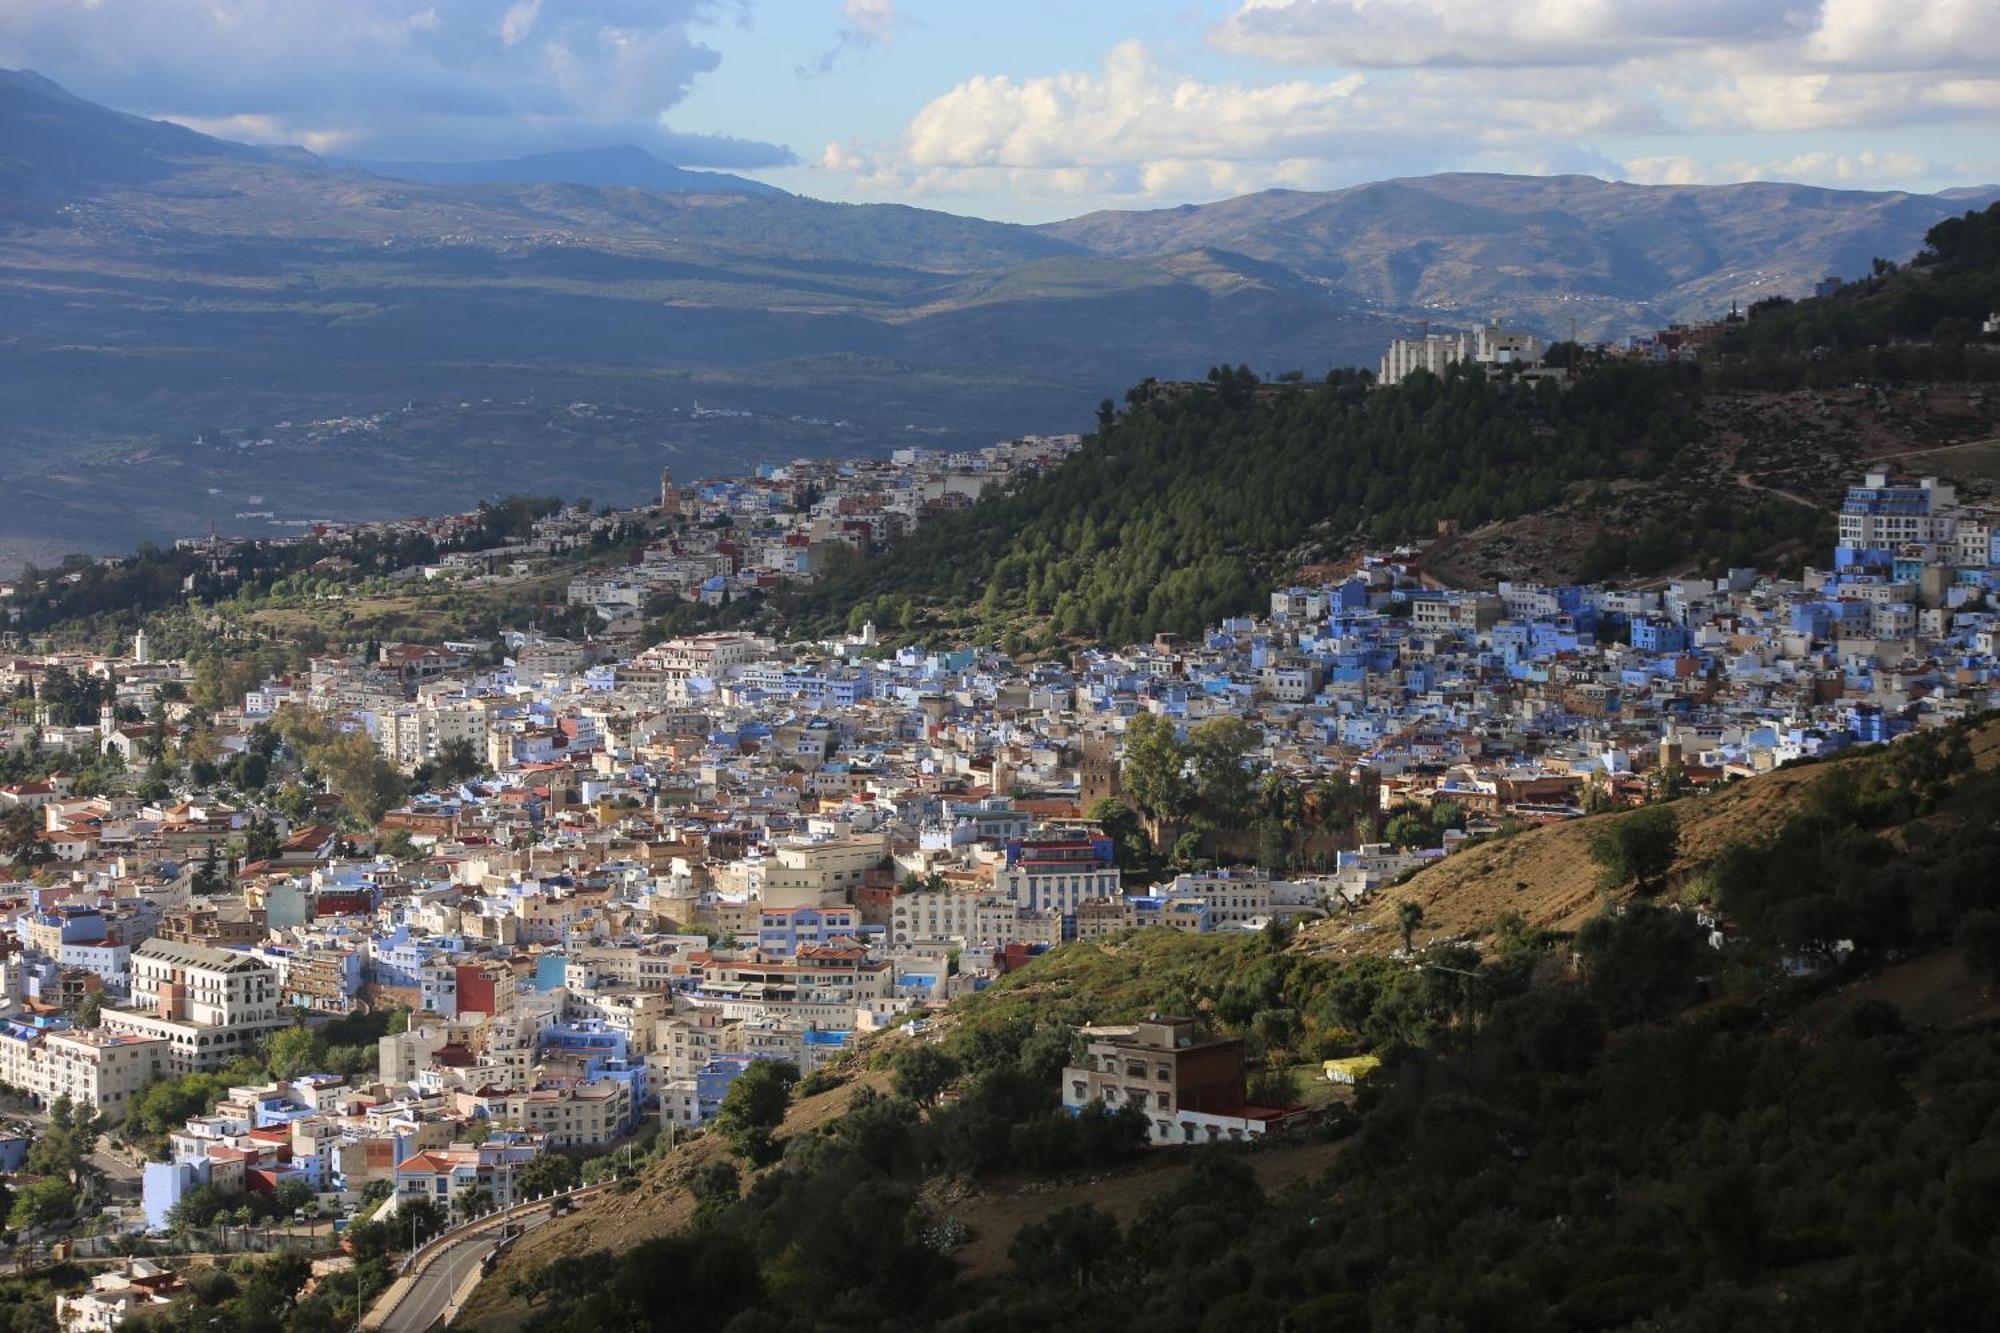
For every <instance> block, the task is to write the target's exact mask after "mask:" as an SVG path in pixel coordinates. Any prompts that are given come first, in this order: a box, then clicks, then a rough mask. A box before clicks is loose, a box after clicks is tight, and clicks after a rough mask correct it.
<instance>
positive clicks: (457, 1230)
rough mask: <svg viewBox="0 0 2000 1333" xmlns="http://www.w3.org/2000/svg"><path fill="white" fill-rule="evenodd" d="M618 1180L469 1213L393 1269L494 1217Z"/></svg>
mask: <svg viewBox="0 0 2000 1333" xmlns="http://www.w3.org/2000/svg"><path fill="white" fill-rule="evenodd" d="M617 1183H618V1181H617V1180H600V1181H598V1182H597V1183H596V1184H594V1185H572V1186H570V1187H569V1188H568V1189H566V1190H552V1191H550V1192H549V1193H547V1194H537V1195H536V1196H535V1197H534V1198H532V1199H516V1200H515V1201H514V1202H512V1203H510V1204H507V1205H505V1206H504V1207H498V1208H489V1209H487V1210H486V1211H485V1212H483V1213H481V1214H479V1215H478V1216H477V1217H468V1218H466V1219H465V1220H463V1221H461V1222H458V1223H456V1224H454V1225H452V1226H448V1227H446V1228H445V1229H444V1230H443V1231H440V1232H438V1233H437V1234H436V1235H435V1236H432V1237H430V1238H429V1239H428V1240H426V1241H424V1242H423V1244H421V1245H419V1246H417V1248H416V1249H414V1250H411V1251H410V1252H409V1253H408V1254H406V1255H404V1256H403V1261H402V1262H401V1263H400V1264H398V1265H397V1266H396V1271H397V1272H398V1273H407V1272H409V1271H410V1269H411V1268H412V1267H413V1266H415V1264H416V1262H417V1260H418V1259H420V1258H422V1257H423V1256H424V1255H426V1254H428V1253H430V1252H431V1250H433V1249H434V1248H436V1247H437V1246H439V1245H441V1244H443V1243H444V1242H446V1241H449V1240H456V1239H458V1238H459V1237H461V1236H464V1235H465V1234H467V1233H469V1232H472V1231H475V1230H477V1229H478V1228H480V1227H482V1226H484V1225H486V1224H487V1223H489V1222H492V1221H494V1220H495V1219H496V1218H497V1219H501V1220H504V1219H506V1218H509V1217H513V1216H515V1215H517V1214H522V1213H528V1212H532V1211H534V1210H535V1209H536V1208H539V1207H541V1206H542V1205H543V1204H545V1203H554V1202H555V1201H556V1200H558V1199H574V1198H577V1197H578V1196H580V1195H584V1194H595V1193H596V1192H597V1191H599V1190H603V1189H609V1188H610V1187H611V1186H613V1185H616V1184H617Z"/></svg>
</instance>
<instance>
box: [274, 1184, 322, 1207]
mask: <svg viewBox="0 0 2000 1333" xmlns="http://www.w3.org/2000/svg"><path fill="white" fill-rule="evenodd" d="M275 1197H276V1199H277V1204H278V1213H279V1215H280V1216H284V1217H289V1216H291V1215H292V1214H294V1213H300V1212H304V1211H305V1210H306V1209H308V1208H310V1207H312V1206H313V1205H314V1203H316V1202H317V1198H318V1196H316V1195H315V1194H314V1193H313V1187H312V1185H311V1183H309V1182H308V1181H306V1180H304V1179H302V1178H300V1177H298V1176H287V1177H286V1178H285V1179H284V1180H282V1181H280V1182H279V1184H278V1188H277V1190H276V1191H275Z"/></svg>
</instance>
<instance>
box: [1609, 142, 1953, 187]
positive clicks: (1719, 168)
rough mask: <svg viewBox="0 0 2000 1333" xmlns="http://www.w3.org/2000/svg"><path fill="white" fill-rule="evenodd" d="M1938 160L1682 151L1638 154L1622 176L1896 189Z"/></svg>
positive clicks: (1648, 181)
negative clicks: (1738, 156)
mask: <svg viewBox="0 0 2000 1333" xmlns="http://www.w3.org/2000/svg"><path fill="white" fill-rule="evenodd" d="M1936 171H1937V166H1936V164H1934V163H1932V162H1931V161H1929V160H1928V159H1926V158H1923V157H1920V156H1918V155H1917V154H1915V153H1896V152H1880V153H1878V152H1876V151H1874V150H1873V149H1863V150H1862V151H1860V152H1858V153H1795V154H1793V155H1792V156H1790V157H1783V158H1772V159H1765V160H1762V161H1719V162H1704V161H1700V160H1697V159H1695V158H1692V157H1688V156H1686V155H1684V154H1677V155H1671V156H1664V157H1636V158H1632V159H1630V160H1628V161H1626V162H1624V163H1621V164H1620V170H1619V175H1620V176H1621V177H1622V178H1623V179H1625V180H1629V181H1634V182H1636V183H1638V184H1641V185H1720V184H1728V183H1732V182H1741V181H1793V182H1797V183H1799V184H1802V185H1827V186H1836V187H1843V188H1852V189H1883V188H1895V187H1898V186H1901V185H1903V184H1904V183H1906V182H1909V181H1913V180H1922V179H1924V178H1925V177H1927V176H1930V175H1932V174H1933V173H1935V172H1936Z"/></svg>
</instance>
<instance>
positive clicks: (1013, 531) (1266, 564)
mask: <svg viewBox="0 0 2000 1333" xmlns="http://www.w3.org/2000/svg"><path fill="white" fill-rule="evenodd" d="M1128 398H1129V410H1127V411H1126V412H1124V413H1123V414H1121V415H1120V416H1118V418H1117V419H1116V420H1115V422H1113V423H1111V424H1110V425H1108V426H1107V427H1104V428H1101V429H1100V430H1099V432H1098V433H1097V434H1096V435H1095V436H1093V437H1092V438H1091V439H1090V440H1089V441H1087V442H1086V444H1085V447H1084V449H1083V451H1082V452H1081V453H1080V454H1078V455H1077V456H1075V457H1073V458H1071V459H1069V460H1066V461H1065V462H1064V463H1063V464H1062V465H1061V466H1059V467H1058V468H1056V469H1054V470H1053V471H1051V472H1050V473H1048V474H1047V475H1045V476H1043V477H1040V478H1037V479H1035V480H1033V481H1031V482H1029V483H1027V484H1026V485H1024V486H1023V487H1022V488H1021V489H1020V490H1019V491H1018V492H1016V493H1014V494H1011V495H1008V496H1005V497H1002V498H999V499H996V500H992V501H989V502H987V503H983V504H980V505H978V506H976V507H974V508H972V509H970V510H967V511H964V512H961V513H957V514H951V515H946V516H944V517H942V518H940V519H938V520H936V521H934V522H932V523H930V524H927V525H926V526H925V527H924V528H923V529H922V531H921V532H920V533H919V534H918V535H917V536H916V537H915V538H914V539H912V540H910V541H908V542H904V543H901V544H899V545H896V546H894V547H891V548H890V549H889V550H888V551H887V552H885V553H884V554H882V555H880V556H879V557H877V558H875V559H873V560H869V561H865V562H861V563H858V564H855V565H853V566H850V567H847V568H843V569H837V570H835V571H834V572H833V573H832V574H831V575H830V576H829V577H828V578H827V579H826V580H825V581H824V582H822V583H820V584H817V585H815V586H814V587H813V588H812V589H811V590H810V591H809V592H807V593H806V594H804V595H803V596H801V597H799V598H796V599H795V600H794V604H793V605H792V606H791V607H790V609H791V610H792V612H793V613H794V615H795V616H796V617H797V618H798V619H799V620H800V621H802V623H804V624H807V625H811V626H824V625H830V624H834V623H839V622H842V621H849V622H852V623H854V624H856V625H858V624H859V623H860V622H861V621H862V620H864V619H873V620H874V621H875V622H876V623H878V624H883V625H891V624H907V625H911V626H913V627H915V628H917V629H919V630H922V631H926V632H937V631H938V630H940V629H942V630H944V631H946V632H949V633H952V634H959V635H965V634H992V633H997V632H1001V631H1011V632H1014V633H1017V634H1021V635H1023V636H1024V637H1025V638H1027V639H1028V641H1029V642H1037V643H1041V644H1044V645H1049V644H1053V643H1054V642H1056V641H1057V640H1060V639H1082V640H1090V641H1102V642H1111V643H1130V642H1133V641H1135V640H1137V639H1141V638H1144V637H1148V636H1150V635H1152V634H1155V633H1158V632H1160V631H1172V632H1174V633H1179V634H1183V635H1192V634H1198V633H1200V632H1202V630H1203V629H1205V628H1206V627H1208V626H1210V625H1213V624H1214V623H1215V622H1216V621H1217V620H1219V619H1221V618H1222V617H1224V616H1229V615H1236V614H1241V613H1245V612H1248V611H1252V610H1254V609H1255V608H1256V607H1257V605H1258V604H1259V603H1260V601H1262V600H1263V598H1264V595H1265V592H1266V590H1267V589H1268V588H1269V587H1270V586H1271V584H1272V583H1273V582H1274V581H1275V580H1277V579H1279V578H1282V577H1284V576H1286V574H1287V573H1288V572H1289V571H1290V570H1292V569H1294V568H1296V567H1298V566H1299V565H1302V564H1306V563H1310V562H1312V561H1316V560H1321V559H1329V558H1333V559H1337V558H1339V557H1342V556H1347V555H1351V554H1353V553H1354V552H1355V551H1356V550H1358V549H1360V548H1362V547H1363V546H1364V545H1366V546H1373V547H1375V548H1377V549H1379V548H1380V547H1382V546H1386V545H1391V544H1394V543H1397V542H1403V541H1410V540H1421V539H1425V538H1428V537H1431V536H1433V535H1434V534H1435V533H1436V530H1437V525H1438V523H1439V521H1440V520H1446V519H1450V520H1455V521H1457V522H1458V523H1459V524H1460V525H1461V526H1463V527H1464V528H1466V529H1467V530H1475V529H1479V528H1480V527H1481V526H1482V525H1485V524H1489V523H1504V522H1507V521H1510V520H1515V519H1519V518H1521V517H1523V516H1526V515H1541V514H1548V513H1551V512H1553V511H1557V510H1560V509H1564V508H1566V507H1574V508H1577V509H1584V510H1597V511H1609V510H1612V509H1616V508H1621V507H1622V508H1623V509H1625V510H1628V511H1629V512H1630V513H1631V514H1632V515H1633V516H1634V517H1633V519H1632V521H1633V522H1635V523H1642V522H1644V521H1646V517H1647V515H1648V514H1649V512H1654V513H1656V512H1657V510H1656V509H1655V506H1656V505H1657V503H1658V501H1659V500H1660V498H1661V497H1663V496H1667V495H1671V496H1673V497H1674V503H1675V505H1676V506H1677V511H1676V519H1675V526H1674V532H1673V535H1672V537H1671V539H1669V540H1666V541H1665V542H1664V543H1663V544H1662V546H1661V549H1660V550H1659V552H1658V553H1657V554H1651V553H1643V559H1642V560H1639V561H1634V560H1633V559H1632V557H1631V555H1630V553H1629V552H1628V553H1626V554H1624V555H1621V556H1618V557H1616V558H1613V557H1609V556H1607V557H1606V561H1607V563H1608V564H1609V565H1610V568H1608V569H1605V570H1599V571H1593V572H1595V573H1600V574H1601V573H1615V572H1620V571H1621V570H1622V569H1623V567H1625V566H1626V565H1628V564H1632V563H1639V564H1641V566H1642V571H1643V572H1659V569H1660V568H1661V567H1662V566H1673V565H1682V564H1688V563H1704V562H1708V561H1713V560H1719V559H1728V560H1732V561H1735V562H1736V563H1743V562H1745V561H1748V560H1756V559H1765V560H1775V559H1781V558H1794V559H1795V558H1796V557H1797V554H1798V553H1799V551H1800V550H1802V549H1803V548H1804V547H1806V546H1809V545H1812V544H1815V543H1817V542H1818V540H1819V538H1820V536H1821V535H1822V533H1821V529H1822V528H1823V526H1824V518H1823V516H1822V515H1820V514H1819V513H1818V512H1816V511H1815V510H1813V509H1811V508H1809V507H1807V506H1804V505H1801V504H1797V503H1794V502H1792V501H1790V500H1787V499H1786V498H1784V497H1783V496H1779V495H1765V494H1749V493H1746V492H1745V490H1744V489H1743V488H1741V487H1739V486H1738V485H1737V483H1736V481H1735V479H1734V477H1733V476H1732V475H1730V473H1729V471H1728V470H1727V469H1726V468H1725V467H1723V466H1720V465H1719V464H1720V461H1721V460H1718V459H1717V458H1715V457H1714V456H1713V455H1712V452H1711V450H1710V432H1709V431H1708V429H1707V428H1706V426H1705V424H1704V421H1703V418H1702V415H1701V403H1702V392H1701V386H1700V382H1699V376H1698V375H1697V374H1696V373H1694V368H1693V367H1687V366H1683V367H1676V368H1666V369H1656V368H1652V367H1646V366H1641V365H1636V364H1629V363H1623V364H1611V365H1606V366H1603V367H1600V368H1598V369H1596V370H1594V371H1593V372H1591V373H1590V374H1588V375H1586V376H1585V377H1584V378H1583V379H1582V381H1581V382H1579V383H1578V384H1576V385H1574V386H1573V387H1571V388H1569V389H1567V390H1558V389H1557V388H1556V386H1554V385H1553V384H1546V383H1545V384H1543V385H1540V386H1537V387H1528V386H1525V385H1520V384H1514V383H1510V382H1503V381H1495V380H1489V379H1487V378H1486V377H1485V376H1484V375H1483V374H1482V373H1480V372H1478V371H1476V370H1467V371H1462V372H1454V373H1453V374H1452V375H1451V376H1450V377H1449V378H1448V379H1446V380H1444V381H1438V380H1436V379H1434V378H1431V377H1428V376H1426V377H1420V378H1419V379H1417V380H1413V381H1411V382H1409V383H1406V384H1402V385H1398V386H1395V387H1393V388H1387V389H1379V388H1370V387H1369V386H1368V385H1367V384H1366V383H1365V382H1364V381H1363V380H1362V379H1360V378H1358V377H1356V376H1353V375H1349V374H1339V375H1335V376H1332V377H1329V382H1327V383H1323V384H1304V383H1299V384H1279V385H1259V384H1257V383H1256V381H1255V379H1254V377H1253V376H1250V375H1249V373H1248V372H1247V371H1232V370H1230V369H1229V368H1227V367H1222V368H1219V369H1218V370H1217V371H1216V372H1213V374H1212V375H1211V378H1210V379H1209V380H1208V381H1207V382H1204V383H1203V384H1201V385H1198V386H1194V387H1192V388H1188V389H1185V390H1182V389H1169V390H1165V391H1160V392H1155V391H1154V388H1153V387H1151V386H1148V385H1141V386H1139V387H1138V388H1136V389H1134V390H1133V391H1132V393H1131V395H1129V396H1128ZM1617 488H1636V490H1632V491H1630V493H1627V494H1626V495H1625V496H1624V499H1623V500H1620V499H1619V490H1618V489H1617ZM1600 492H1602V494H1601V495H1600ZM1696 502H1707V503H1705V504H1700V505H1699V506H1698V507H1697V503H1696ZM1609 519H1610V515H1609V514H1608V513H1599V514H1597V516H1596V520H1597V521H1599V522H1605V521H1609ZM1577 530H1578V528H1577V526H1576V525H1575V524H1574V523H1573V524H1572V525H1571V527H1570V529H1569V531H1570V536H1569V542H1570V546H1569V550H1568V561H1567V563H1568V564H1569V565H1570V568H1571V572H1572V575H1574V573H1575V572H1577V567H1578V565H1579V564H1580V562H1581V560H1582V558H1583V557H1584V556H1585V555H1586V554H1588V553H1589V549H1590V544H1589V543H1587V542H1582V541H1578V540H1577V539H1576V533H1577ZM1480 572H1482V573H1483V572H1484V571H1483V570H1481V571H1480ZM905 608H907V609H908V610H907V614H906V612H905Z"/></svg>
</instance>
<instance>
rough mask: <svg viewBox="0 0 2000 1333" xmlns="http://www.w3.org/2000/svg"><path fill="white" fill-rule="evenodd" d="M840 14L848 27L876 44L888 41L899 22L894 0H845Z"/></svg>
mask: <svg viewBox="0 0 2000 1333" xmlns="http://www.w3.org/2000/svg"><path fill="white" fill-rule="evenodd" d="M840 12H841V14H842V15H844V16H845V17H846V19H847V26H848V27H850V28H852V29H853V30H854V31H855V32H857V33H860V34H862V35H863V36H865V37H867V38H868V39H869V40H871V41H877V42H886V41H888V40H889V36H890V34H891V33H893V32H894V31H895V30H896V24H897V23H898V22H899V21H900V16H899V15H898V14H897V13H896V3H895V0H846V3H844V4H843V5H841V7H840Z"/></svg>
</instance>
